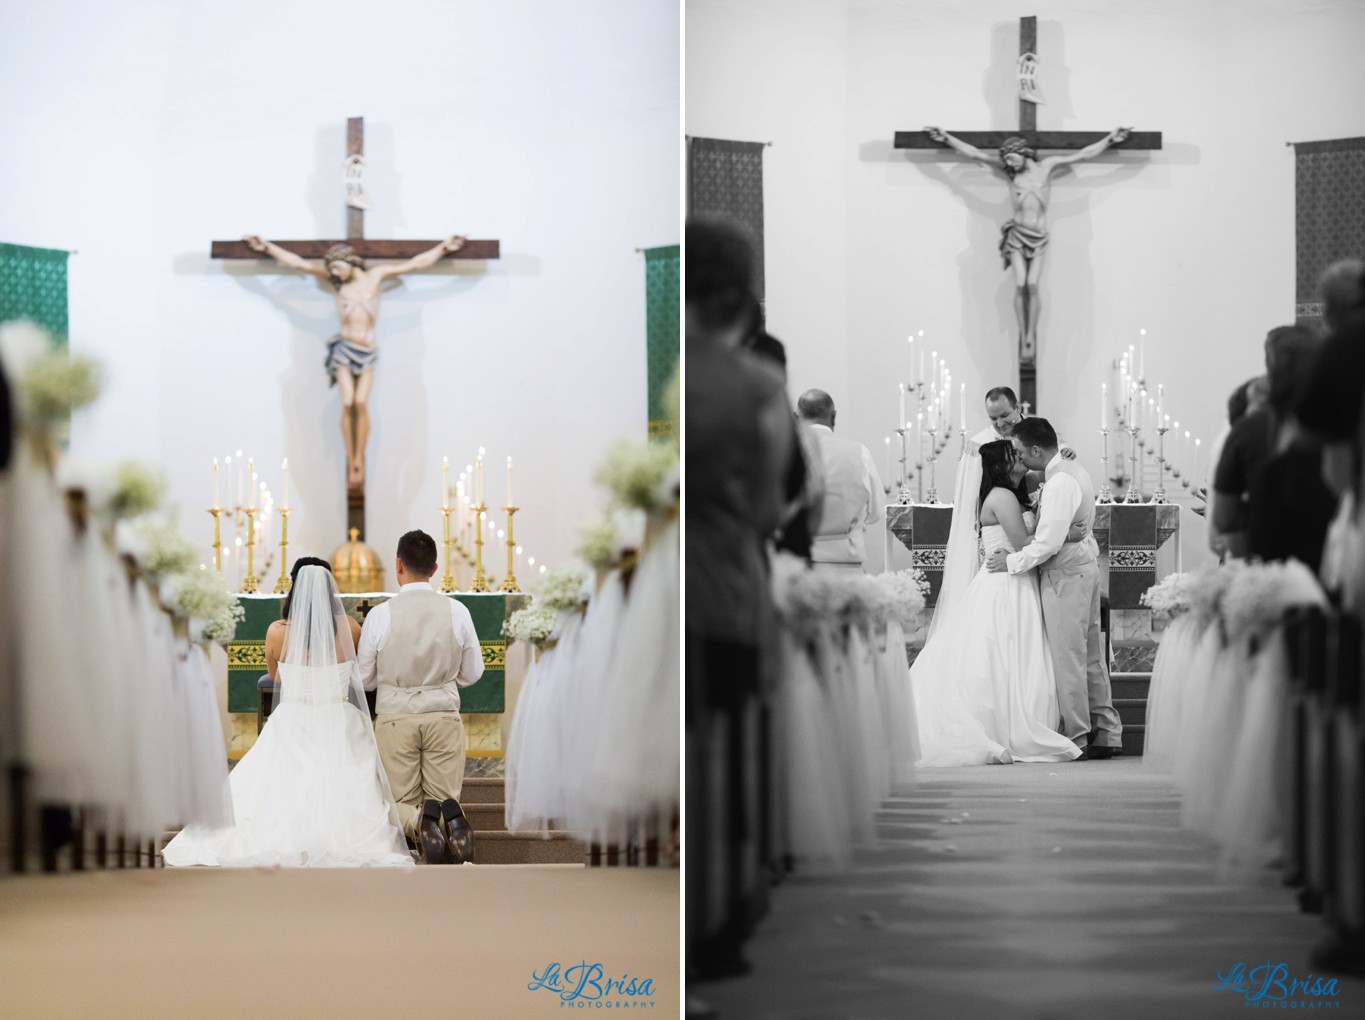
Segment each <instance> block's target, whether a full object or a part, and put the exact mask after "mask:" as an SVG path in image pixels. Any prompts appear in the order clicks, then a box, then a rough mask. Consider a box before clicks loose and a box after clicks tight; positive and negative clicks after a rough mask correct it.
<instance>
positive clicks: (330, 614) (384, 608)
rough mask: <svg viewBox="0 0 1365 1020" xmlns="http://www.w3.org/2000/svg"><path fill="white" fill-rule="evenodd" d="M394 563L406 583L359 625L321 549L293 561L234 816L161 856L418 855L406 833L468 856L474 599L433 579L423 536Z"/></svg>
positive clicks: (445, 855) (302, 861)
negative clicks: (270, 684)
mask: <svg viewBox="0 0 1365 1020" xmlns="http://www.w3.org/2000/svg"><path fill="white" fill-rule="evenodd" d="M396 566H397V574H398V583H399V586H400V587H399V591H398V594H397V595H395V596H394V597H393V598H392V599H389V600H388V601H386V602H383V603H381V604H379V605H378V606H376V607H375V608H374V609H372V610H371V611H370V613H369V616H368V617H367V618H366V620H365V625H364V627H363V628H362V627H361V626H360V624H359V623H358V622H357V621H356V620H355V619H354V618H353V617H351V616H349V615H348V614H347V613H346V610H345V608H344V606H343V605H342V602H341V596H340V594H339V593H338V591H337V586H336V581H335V579H334V578H333V577H332V572H331V568H330V566H329V565H328V564H327V562H326V561H325V560H320V559H316V558H313V557H305V558H302V559H299V560H298V561H297V562H295V564H294V569H293V573H292V578H293V583H292V587H291V589H290V593H289V597H288V598H286V599H285V601H284V607H283V612H282V616H283V619H281V620H277V621H276V622H275V623H272V624H271V625H270V628H269V629H268V630H267V632H266V639H265V653H266V663H267V668H268V670H269V672H270V676H271V678H272V679H274V680H275V681H276V683H277V684H278V692H279V693H278V707H277V708H276V709H275V710H274V711H273V712H272V713H271V715H270V718H269V719H268V720H267V721H266V724H265V726H264V727H263V728H262V729H261V732H260V735H259V736H258V737H257V738H256V743H255V744H254V745H253V746H252V748H251V750H250V751H248V752H247V753H246V755H245V756H244V757H243V758H242V760H241V761H240V762H238V764H237V767H236V768H234V769H233V770H232V773H231V775H230V776H229V783H230V785H231V788H232V804H233V813H234V819H235V821H234V824H233V825H232V826H231V827H229V828H226V829H216V830H205V829H200V828H198V827H196V826H190V827H188V828H186V829H185V830H184V831H183V832H181V833H180V834H179V835H178V836H176V837H175V838H174V839H173V840H171V842H170V843H168V844H167V846H166V849H165V851H164V852H163V856H164V859H165V861H166V864H167V865H170V866H184V865H196V864H197V865H209V866H219V865H221V866H225V867H246V866H284V867H328V866H331V867H337V866H354V865H391V866H400V867H401V866H411V865H412V863H413V860H412V854H411V853H410V852H409V850H408V847H407V843H406V841H405V839H404V835H405V834H406V835H407V836H408V837H410V838H411V839H412V840H413V841H414V842H415V843H416V844H417V847H418V849H419V851H420V856H421V859H422V860H423V861H425V862H426V863H428V864H439V863H446V864H456V863H463V862H468V861H470V860H471V859H472V857H473V832H472V830H471V828H470V825H469V822H468V819H466V818H465V815H464V812H463V811H462V810H461V808H460V805H459V800H458V798H459V795H460V790H461V786H462V784H463V782H464V762H465V753H464V752H465V748H464V724H463V722H462V721H461V719H460V695H459V688H461V687H468V686H469V685H470V684H472V683H474V682H475V681H476V680H478V679H479V677H481V676H482V675H483V655H482V652H481V650H480V647H479V639H478V635H477V634H476V633H475V631H474V623H473V620H472V618H471V617H470V615H469V610H468V609H466V608H465V607H464V606H463V605H462V604H461V603H460V602H458V601H456V600H455V599H452V598H448V597H447V596H445V595H442V594H441V593H440V592H437V591H435V590H433V589H432V587H431V583H430V579H431V576H432V574H433V573H435V570H436V543H435V542H434V541H433V540H432V539H431V537H430V536H429V535H427V534H425V533H424V532H421V531H410V532H408V533H407V534H406V535H404V536H403V537H402V538H401V539H399V541H398V557H397V565H396ZM367 690H374V691H376V697H375V712H376V716H377V721H376V722H375V723H371V721H370V714H369V710H368V707H367V705H366V700H365V693H364V692H365V691H367Z"/></svg>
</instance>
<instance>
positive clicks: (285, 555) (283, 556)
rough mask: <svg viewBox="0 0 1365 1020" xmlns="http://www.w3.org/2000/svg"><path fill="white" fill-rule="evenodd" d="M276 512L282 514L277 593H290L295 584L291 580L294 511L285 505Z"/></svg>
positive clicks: (276, 583)
mask: <svg viewBox="0 0 1365 1020" xmlns="http://www.w3.org/2000/svg"><path fill="white" fill-rule="evenodd" d="M275 512H276V513H277V514H279V515H280V577H279V580H277V581H276V582H275V594H276V595H288V594H289V589H290V588H291V587H293V584H294V582H293V581H291V580H289V515H290V514H292V513H293V512H294V511H293V510H290V509H289V507H287V506H284V507H280V508H279V509H278V510H276V511H275Z"/></svg>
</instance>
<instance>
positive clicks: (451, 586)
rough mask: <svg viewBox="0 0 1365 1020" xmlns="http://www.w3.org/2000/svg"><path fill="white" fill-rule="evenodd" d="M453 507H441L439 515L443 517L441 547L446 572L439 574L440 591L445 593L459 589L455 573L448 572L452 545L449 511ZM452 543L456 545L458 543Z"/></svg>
mask: <svg viewBox="0 0 1365 1020" xmlns="http://www.w3.org/2000/svg"><path fill="white" fill-rule="evenodd" d="M454 509H455V508H454V507H450V506H443V507H441V516H442V517H443V518H444V520H443V521H442V522H441V526H442V533H443V534H444V535H445V540H444V542H443V548H444V549H445V554H446V572H445V573H444V574H443V575H442V576H441V591H443V592H447V593H449V592H452V591H459V588H458V587H457V586H456V584H455V575H454V574H452V573H451V572H450V547H451V545H452V542H451V538H450V513H451V511H452V510H454ZM454 544H456V545H458V543H454Z"/></svg>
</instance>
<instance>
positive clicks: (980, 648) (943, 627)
mask: <svg viewBox="0 0 1365 1020" xmlns="http://www.w3.org/2000/svg"><path fill="white" fill-rule="evenodd" d="M981 540H982V544H983V547H984V550H985V555H986V557H989V556H990V554H991V552H993V551H994V550H995V549H1000V548H1003V549H1007V550H1009V551H1011V552H1013V551H1015V550H1014V548H1013V546H1011V545H1010V541H1009V538H1008V537H1006V534H1005V529H1004V528H1003V527H1001V526H1000V525H998V524H988V525H985V526H984V527H982V529H981ZM983 563H984V560H983ZM950 612H951V614H952V615H951V616H950V617H949V618H948V619H946V620H944V621H942V623H941V624H940V625H939V626H938V627H937V628H935V630H934V633H933V635H932V636H931V637H930V639H929V641H928V642H927V643H926V644H925V646H924V650H923V651H921V652H920V654H919V657H918V658H917V659H916V660H915V664H914V665H913V666H912V667H911V669H910V676H911V681H910V689H911V691H912V692H913V693H914V697H915V712H916V715H917V717H918V720H919V735H920V742H921V748H922V752H921V757H920V759H919V762H918V764H919V765H921V766H948V765H986V764H994V763H999V764H1009V763H1010V762H1056V761H1071V760H1073V759H1075V758H1078V757H1080V751H1079V750H1078V749H1077V748H1076V745H1075V744H1073V743H1072V742H1071V741H1070V740H1068V739H1067V738H1066V737H1064V736H1062V735H1061V734H1060V733H1059V732H1057V726H1058V725H1059V724H1060V722H1061V712H1060V710H1059V709H1058V707H1057V685H1056V681H1055V679H1054V677H1053V672H1052V653H1051V652H1050V651H1049V649H1048V644H1047V636H1046V633H1045V631H1044V629H1043V608H1042V602H1041V600H1040V598H1039V595H1038V577H1037V573H1036V572H1035V571H1028V572H1027V573H1024V574H1009V573H1004V572H1001V573H994V574H993V573H991V572H989V571H988V570H986V568H985V566H984V565H983V566H982V568H981V569H980V570H979V571H978V572H977V574H976V576H975V577H974V578H973V579H972V583H971V585H970V587H968V589H967V591H966V592H965V593H964V594H963V596H962V598H961V600H960V601H959V603H958V604H957V605H956V606H954V607H953V608H952V609H951V610H950Z"/></svg>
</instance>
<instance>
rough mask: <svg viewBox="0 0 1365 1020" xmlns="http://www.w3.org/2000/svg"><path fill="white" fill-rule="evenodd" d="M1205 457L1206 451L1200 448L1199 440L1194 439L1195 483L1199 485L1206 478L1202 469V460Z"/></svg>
mask: <svg viewBox="0 0 1365 1020" xmlns="http://www.w3.org/2000/svg"><path fill="white" fill-rule="evenodd" d="M1203 458H1204V451H1203V450H1201V449H1200V448H1199V440H1198V439H1196V440H1195V441H1194V484H1195V485H1199V484H1200V483H1201V482H1202V481H1203V480H1204V473H1203V472H1202V471H1201V470H1200V467H1201V461H1202V460H1203Z"/></svg>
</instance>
